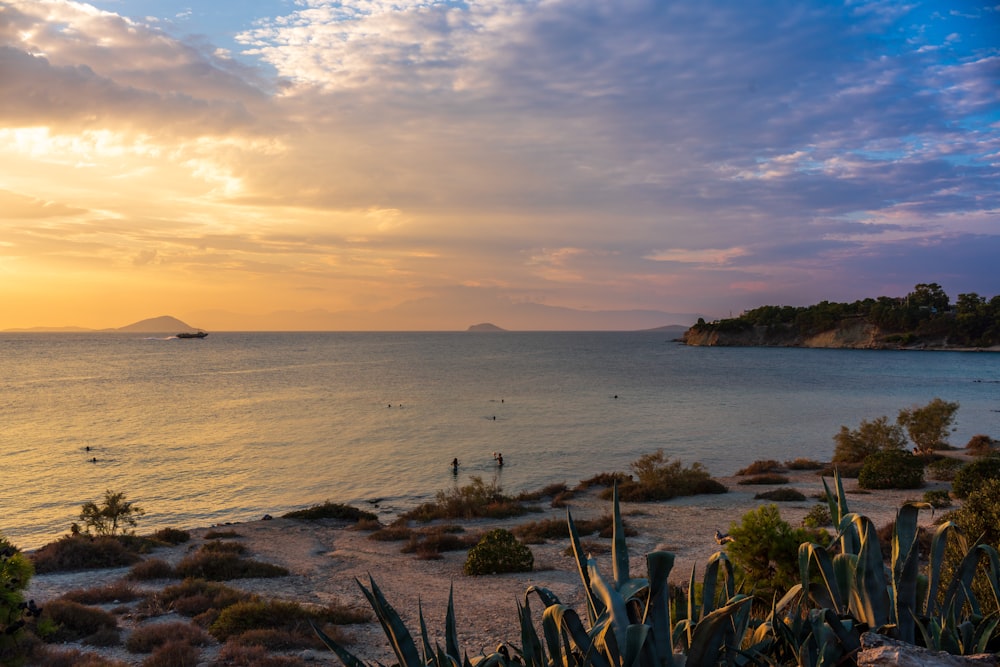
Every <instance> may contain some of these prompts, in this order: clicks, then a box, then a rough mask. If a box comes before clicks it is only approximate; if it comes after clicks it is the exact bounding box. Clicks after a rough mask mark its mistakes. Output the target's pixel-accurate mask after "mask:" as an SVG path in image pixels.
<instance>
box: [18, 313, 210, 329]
mask: <svg viewBox="0 0 1000 667" xmlns="http://www.w3.org/2000/svg"><path fill="white" fill-rule="evenodd" d="M198 330H199V329H198V328H197V327H192V326H191V325H189V324H187V323H185V322H182V321H181V320H179V319H177V318H176V317H171V316H170V315H161V316H160V317H150V318H149V319H145V320H139V321H138V322H134V323H132V324H128V325H126V326H123V327H119V328H117V329H113V328H112V329H88V328H86V327H32V328H30V329H4V331H7V332H10V333H86V332H110V333H114V332H122V333H180V332H182V331H198Z"/></svg>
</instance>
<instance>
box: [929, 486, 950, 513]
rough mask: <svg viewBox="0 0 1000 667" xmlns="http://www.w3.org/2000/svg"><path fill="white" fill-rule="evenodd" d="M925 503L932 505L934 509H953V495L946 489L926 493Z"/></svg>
mask: <svg viewBox="0 0 1000 667" xmlns="http://www.w3.org/2000/svg"><path fill="white" fill-rule="evenodd" d="M924 502H925V503H930V505H931V507H933V508H934V509H941V508H943V507H951V495H950V494H949V493H948V492H947V491H945V490H944V489H937V490H935V491H925V492H924Z"/></svg>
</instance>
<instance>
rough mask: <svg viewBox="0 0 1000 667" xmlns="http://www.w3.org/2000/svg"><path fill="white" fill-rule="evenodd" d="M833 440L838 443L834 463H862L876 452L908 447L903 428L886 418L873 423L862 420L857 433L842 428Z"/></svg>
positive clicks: (875, 420) (835, 448)
mask: <svg viewBox="0 0 1000 667" xmlns="http://www.w3.org/2000/svg"><path fill="white" fill-rule="evenodd" d="M833 440H834V442H835V443H836V446H835V447H834V450H833V462H834V463H860V462H862V461H864V460H865V459H866V458H867V457H868V456H870V455H872V454H874V453H876V452H882V451H886V450H895V449H904V448H905V447H906V436H905V435H904V434H903V429H902V427H901V426H900V425H898V424H890V423H889V418H888V417H885V416H882V417H878V418H876V419H874V420H873V421H867V420H862V421H861V424H860V425H859V426H858V428H857V430H855V431H852V430H851V429H849V428H847V427H846V426H841V427H840V432H839V433H837V435H835V436H833Z"/></svg>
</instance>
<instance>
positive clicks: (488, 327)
mask: <svg viewBox="0 0 1000 667" xmlns="http://www.w3.org/2000/svg"><path fill="white" fill-rule="evenodd" d="M466 331H506V329H501V328H500V327H498V326H497V325H495V324H490V323H489V322H483V323H482V324H473V325H472V326H471V327H469V328H468V329H466Z"/></svg>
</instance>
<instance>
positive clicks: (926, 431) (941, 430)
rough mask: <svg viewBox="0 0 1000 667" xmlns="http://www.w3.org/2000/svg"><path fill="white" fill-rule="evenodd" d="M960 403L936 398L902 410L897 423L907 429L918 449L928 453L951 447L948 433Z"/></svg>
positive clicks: (950, 430)
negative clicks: (924, 403)
mask: <svg viewBox="0 0 1000 667" xmlns="http://www.w3.org/2000/svg"><path fill="white" fill-rule="evenodd" d="M956 412H958V403H951V402H949V401H945V400H942V399H940V398H935V399H933V400H931V402H930V403H928V404H927V405H924V406H919V405H915V406H913V407H912V408H909V409H906V410H900V411H899V416H898V417H897V418H896V423H897V424H899V425H900V426H902V427H904V428H905V429H906V433H907V435H909V436H910V440H912V441H913V444H915V445H916V451H917V452H919V453H921V454H927V453H930V452H933V451H935V450H939V449H949V446H948V435H949V434H950V433H951V432H952V430H953V429H952V427H951V425H952V423H953V422H954V421H955V413H956Z"/></svg>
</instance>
